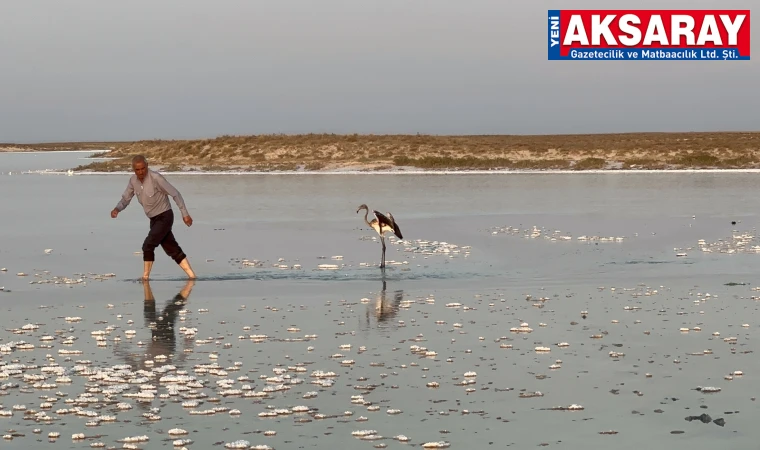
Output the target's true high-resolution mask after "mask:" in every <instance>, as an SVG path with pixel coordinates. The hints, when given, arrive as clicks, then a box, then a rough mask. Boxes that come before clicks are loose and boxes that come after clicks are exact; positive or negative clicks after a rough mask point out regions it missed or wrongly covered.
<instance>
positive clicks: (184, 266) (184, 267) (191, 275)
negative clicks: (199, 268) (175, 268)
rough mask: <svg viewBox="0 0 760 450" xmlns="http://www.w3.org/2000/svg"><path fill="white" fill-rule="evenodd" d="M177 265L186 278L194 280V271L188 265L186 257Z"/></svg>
mask: <svg viewBox="0 0 760 450" xmlns="http://www.w3.org/2000/svg"><path fill="white" fill-rule="evenodd" d="M179 266H180V267H181V268H182V270H184V271H185V273H186V274H187V278H188V279H190V280H195V279H196V278H197V277H196V276H195V272H193V268H192V267H190V261H188V260H187V258H185V259H183V260H182V261H180V263H179Z"/></svg>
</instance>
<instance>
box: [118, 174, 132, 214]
mask: <svg viewBox="0 0 760 450" xmlns="http://www.w3.org/2000/svg"><path fill="white" fill-rule="evenodd" d="M134 195H135V189H134V188H133V187H132V180H129V184H127V188H126V189H125V190H124V193H123V194H121V200H119V203H117V204H116V208H114V209H115V210H116V211H118V212H122V211H124V208H126V207H127V206H128V205H129V202H131V201H132V197H134Z"/></svg>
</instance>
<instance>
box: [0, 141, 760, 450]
mask: <svg viewBox="0 0 760 450" xmlns="http://www.w3.org/2000/svg"><path fill="white" fill-rule="evenodd" d="M22 156H23V157H22ZM22 156H19V155H13V158H14V159H13V161H12V164H13V165H14V166H13V167H14V170H16V169H18V170H23V169H24V168H46V167H51V168H52V167H59V164H63V163H64V162H65V158H64V155H60V154H59V155H55V158H54V159H51V160H50V161H48V162H40V159H39V157H38V156H34V157H32V156H30V155H22ZM6 157H9V155H2V154H0V162H2V161H5V160H6V159H3V158H6ZM24 157H26V158H27V159H24ZM78 157H80V155H74V156H73V157H72V158H73V159H74V160H75V161H74V162H73V163H72V165H76V164H80V163H81V162H80V161H76V158H78ZM51 158H52V157H51ZM8 164H9V166H10V164H11V162H9V163H8ZM25 164H26V166H25ZM754 177H755V175H752V174H749V175H743V174H692V175H686V174H659V175H657V174H636V175H622V174H609V175H592V174H588V175H584V174H573V175H556V176H555V175H552V176H550V175H535V176H527V175H520V176H500V175H497V176H468V175H457V176H446V177H443V176H409V175H404V176H379V175H378V176H372V177H360V176H356V175H347V176H336V175H334V176H321V177H320V176H299V177H287V176H260V177H255V176H248V177H243V176H240V177H230V178H225V177H210V176H209V177H204V176H192V177H190V176H186V177H180V176H177V177H172V176H171V175H169V179H170V181H172V182H173V183H175V185H176V186H177V187H178V188H180V189H181V191H182V193H183V195H184V196H185V199H186V202H187V204H188V208H189V210H190V212H191V214H192V215H193V218H194V221H195V224H194V225H193V227H191V228H186V227H184V226H175V234H176V235H177V239H178V240H179V242H180V244H181V245H182V246H183V248H185V249H186V252H187V253H188V254H189V255H190V258H191V262H192V264H193V266H194V269H195V271H196V273H198V275H199V279H198V280H196V281H195V282H192V283H187V282H186V280H185V279H184V278H183V277H182V276H181V275H182V272H181V270H180V269H179V268H178V267H176V265H173V263H172V262H171V261H170V260H169V258H168V257H166V255H163V254H161V253H160V252H158V253H157V262H156V264H155V266H154V277H153V279H152V280H151V281H150V282H149V283H143V282H141V281H140V280H138V277H139V276H140V275H141V270H142V266H141V258H140V255H139V254H134V252H135V251H137V250H139V246H140V243H141V242H142V239H143V238H144V236H145V234H146V233H147V218H145V217H144V215H143V213H142V211H141V210H140V209H139V208H133V207H130V208H129V209H128V210H127V211H125V213H123V214H121V215H120V217H119V218H118V219H116V220H112V219H110V217H109V216H108V212H109V211H110V209H111V208H112V207H113V205H114V204H115V202H116V201H118V196H119V195H120V193H121V191H122V190H123V187H124V185H126V181H127V180H126V178H125V177H120V176H73V177H67V176H59V175H18V176H17V175H15V174H14V175H10V176H9V175H3V176H0V187H2V188H3V189H4V190H5V191H6V192H9V190H10V189H17V190H18V191H17V192H20V193H22V194H20V195H14V196H7V197H6V199H5V201H4V203H3V209H4V219H7V220H4V222H3V224H4V228H3V231H2V236H3V241H2V245H1V246H0V268H7V271H6V272H0V287H3V290H2V291H0V307H1V308H2V312H3V315H2V318H0V322H2V330H3V331H2V332H1V333H0V428H2V432H3V434H4V435H5V436H6V438H5V439H4V442H3V448H6V447H7V448H10V449H16V448H18V449H21V448H36V446H48V445H50V444H49V443H48V441H49V440H50V439H51V438H50V436H49V433H60V435H59V437H58V438H56V439H55V442H56V443H55V446H56V447H61V448H91V444H98V443H102V444H103V446H104V447H105V448H108V447H113V448H122V447H123V446H125V445H126V446H127V447H129V446H135V447H136V448H174V447H175V442H174V441H179V440H182V439H189V440H191V441H192V443H189V442H176V444H177V445H176V448H181V447H182V446H183V445H184V446H187V448H215V447H214V445H215V444H218V446H219V448H224V444H230V443H233V442H235V441H238V440H245V441H248V444H249V446H255V445H262V446H263V445H267V446H270V447H271V448H276V449H283V448H320V449H321V448H374V447H375V446H378V445H380V448H382V446H383V445H386V446H387V448H400V447H402V446H415V447H417V448H419V447H420V446H422V444H424V443H434V442H439V441H444V442H446V443H447V444H450V448H489V447H491V446H493V447H500V448H501V447H505V446H509V447H513V448H528V447H534V446H539V445H542V444H548V446H550V447H556V446H564V447H565V448H585V447H590V448H597V447H599V448H601V447H602V446H605V447H607V446H610V447H613V446H614V447H615V448H634V447H638V446H642V445H645V446H646V445H648V446H654V447H655V448H659V447H660V446H664V445H667V446H668V448H686V447H687V446H688V447H689V448H714V447H716V446H728V447H731V448H751V446H752V445H754V441H755V439H754V432H753V429H754V423H755V422H756V419H757V413H756V412H755V409H756V408H755V406H756V402H755V395H756V394H755V392H754V389H753V387H752V386H753V385H754V381H755V378H756V377H757V373H760V363H758V362H757V358H755V357H754V356H755V355H756V352H757V351H758V349H757V348H756V346H757V345H756V343H755V340H754V339H753V336H754V333H755V330H756V329H757V326H758V312H757V296H756V295H757V291H756V290H755V287H754V286H756V281H755V279H756V275H755V273H757V270H758V265H759V264H758V257H760V256H759V255H758V253H756V252H754V251H751V249H752V248H753V247H754V246H755V245H757V239H755V238H754V235H755V229H754V228H755V219H756V215H757V214H756V213H755V212H754V210H753V209H752V208H748V207H747V203H746V195H747V194H746V193H747V192H750V191H749V189H750V188H752V187H753V185H754V183H755V181H754ZM389 180H392V182H391V181H389ZM361 203H367V204H368V205H369V207H370V208H377V209H379V210H380V211H386V210H390V211H391V212H392V213H393V215H394V217H395V218H396V220H397V221H398V222H399V224H400V225H401V227H402V228H403V230H404V237H405V238H407V240H405V241H398V240H392V241H388V253H387V260H388V264H389V266H388V267H387V268H386V270H385V271H381V270H380V269H379V267H377V265H378V263H379V261H380V243H379V241H377V240H376V239H373V238H372V233H373V232H372V231H371V230H368V229H366V227H364V226H363V222H362V218H361V217H360V216H359V215H357V214H355V211H356V207H357V205H359V204H361ZM731 222H735V223H734V224H732V223H731ZM180 225H181V224H180ZM508 227H513V228H508ZM534 227H535V228H534ZM515 229H517V230H518V231H514V230H515ZM535 229H538V230H540V233H538V232H536V231H534V230H535ZM497 230H509V231H508V232H507V231H505V232H496V233H495V234H494V232H495V231H497ZM555 236H567V237H569V239H563V238H557V239H552V237H555ZM581 236H586V237H588V238H589V239H585V240H579V239H578V237H581ZM601 237H605V238H607V237H612V238H614V237H623V239H621V240H619V241H617V240H615V239H613V240H611V241H609V240H601V239H600V238H601ZM700 239H704V243H703V244H702V243H700ZM45 249H50V252H47V253H46V252H45ZM446 250H448V251H446ZM19 273H24V274H25V275H21V276H20V275H18V274H19ZM98 275H106V276H98ZM111 275H112V276H111ZM56 277H58V278H56ZM63 277H66V279H65V280H64V278H63ZM708 388H719V390H715V389H708ZM702 414H707V415H709V420H707V417H706V416H703V415H702ZM694 417H699V418H698V419H696V420H694ZM688 418H691V420H689V419H688ZM178 429H181V430H184V431H186V434H185V433H180V432H179V431H178ZM170 430H173V432H172V433H170V432H169V431H170ZM363 430H364V432H362V431H363ZM367 430H369V431H367ZM267 431H270V433H266V434H265V432H267ZM271 432H275V433H271ZM79 433H84V439H78V438H76V439H72V437H73V436H74V435H78V434H79ZM143 436H144V437H147V439H148V440H147V441H146V440H144V438H143ZM77 437H79V436H77ZM403 437H406V438H408V439H409V441H408V442H405V441H404V439H403ZM125 438H134V439H127V441H126V442H125V441H124V439H125ZM241 445H242V444H241ZM254 448H255V447H254ZM260 448H265V447H260Z"/></svg>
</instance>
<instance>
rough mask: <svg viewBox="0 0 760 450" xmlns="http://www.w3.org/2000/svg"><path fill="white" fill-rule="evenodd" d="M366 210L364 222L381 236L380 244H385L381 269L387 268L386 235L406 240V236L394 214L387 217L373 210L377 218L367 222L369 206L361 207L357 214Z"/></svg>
mask: <svg viewBox="0 0 760 450" xmlns="http://www.w3.org/2000/svg"><path fill="white" fill-rule="evenodd" d="M362 209H363V210H364V222H365V223H366V224H367V225H368V226H369V227H370V228H372V229H373V230H375V232H377V234H378V235H380V242H381V243H382V244H383V257H382V259H381V261H380V268H381V269H384V268H385V235H386V234H395V235H396V237H397V238H399V239H404V236H403V235H402V234H401V228H400V227H399V226H398V224H397V223H396V221H395V220H394V219H393V214H391V213H389V212H387V213H385V214H387V216H386V215H385V214H383V213H381V212H379V211H376V210H372V212H373V213H374V214H375V218H374V219H372V221H369V220H367V216H368V215H369V208H368V207H367V205H361V206H359V208H358V209H357V210H356V213H357V214H358V213H359V211H361V210H362Z"/></svg>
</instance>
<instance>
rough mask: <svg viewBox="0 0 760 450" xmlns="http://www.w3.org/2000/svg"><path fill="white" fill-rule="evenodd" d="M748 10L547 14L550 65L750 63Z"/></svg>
mask: <svg viewBox="0 0 760 450" xmlns="http://www.w3.org/2000/svg"><path fill="white" fill-rule="evenodd" d="M749 44H750V31H749V10H565V9H563V10H559V9H550V10H549V59H550V60H568V59H569V60H680V61H683V60H713V61H727V60H737V61H747V60H749Z"/></svg>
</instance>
